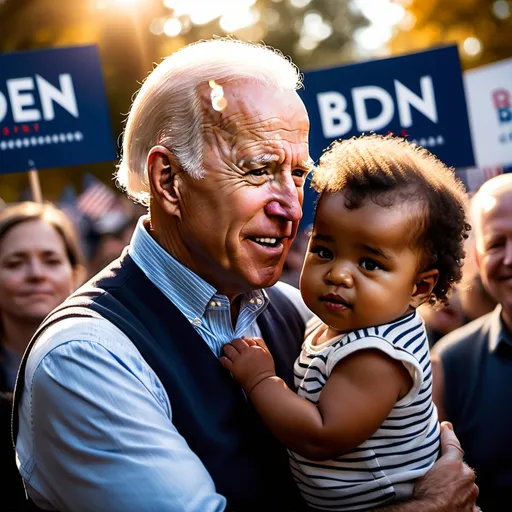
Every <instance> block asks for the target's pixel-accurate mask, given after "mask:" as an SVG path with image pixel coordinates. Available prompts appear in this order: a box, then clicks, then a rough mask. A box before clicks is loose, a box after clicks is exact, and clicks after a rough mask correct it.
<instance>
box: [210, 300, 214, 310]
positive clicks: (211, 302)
mask: <svg viewBox="0 0 512 512" xmlns="http://www.w3.org/2000/svg"><path fill="white" fill-rule="evenodd" d="M210 306H211V307H212V308H214V307H215V301H214V300H212V301H210Z"/></svg>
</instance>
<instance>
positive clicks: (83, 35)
mask: <svg viewBox="0 0 512 512" xmlns="http://www.w3.org/2000/svg"><path fill="white" fill-rule="evenodd" d="M0 34H1V38H0V53H5V52H14V51H20V50H30V49H39V48H53V47H59V46H73V45H88V44H96V45H97V46H98V48H99V52H100V58H101V62H102V66H103V73H104V80H105V86H106V90H107V97H108V105H109V111H110V117H111V122H112V129H113V131H114V137H115V138H116V140H117V142H118V145H117V148H118V151H119V145H120V137H121V134H122V130H123V121H124V119H125V116H126V114H127V112H128V109H129V106H130V103H131V98H132V96H133V94H134V93H135V92H136V91H137V90H138V88H139V86H140V83H141V82H142V81H143V80H144V78H145V77H146V76H147V74H148V73H149V71H150V70H151V69H152V68H153V67H154V65H155V64H158V63H159V62H160V60H161V59H162V58H163V57H165V56H167V55H169V54H170V53H172V52H174V51H176V50H177V49H179V48H181V47H182V46H184V45H186V44H188V43H191V42H193V41H197V40H198V39H203V38H210V37H212V36H214V35H217V36H224V35H228V34H232V35H233V36H234V37H236V38H239V39H243V40H247V41H263V42H265V43H267V44H269V45H271V46H273V47H275V48H278V49H279V50H281V51H282V52H283V53H284V54H285V55H288V56H290V57H291V58H292V59H293V61H294V62H295V63H296V64H297V65H298V66H299V67H300V68H301V69H302V70H304V71H306V70H311V69H318V68H322V67H330V66H335V65H339V64H344V63H351V62H359V61H362V60H368V59H373V58H378V57H386V56H392V55H399V54H404V53H410V52H413V51H418V50H424V49H427V48H431V47H434V46H437V45H440V44H449V43H457V45H458V47H459V54H460V59H461V63H462V67H463V70H468V69H471V68H473V67H478V66H482V65H484V64H488V63H491V62H495V61H498V60H501V59H505V58H507V57H511V56H512V2H511V1H507V0H443V1H441V0H430V1H429V2H425V1H419V0H66V1H62V0H0ZM115 164H116V162H105V163H100V164H94V165H87V166H75V167H61V168H58V169H45V170H44V171H42V172H41V173H40V180H41V186H42V192H43V196H44V198H45V199H47V200H50V201H54V202H59V201H62V200H66V194H68V199H71V198H70V197H69V196H70V195H71V190H72V189H73V190H76V191H77V192H78V193H80V192H81V191H83V190H84V188H86V186H87V185H91V183H93V182H94V179H96V180H98V181H100V182H102V183H103V184H105V185H106V186H107V187H109V188H110V189H111V190H112V192H113V193H117V192H116V189H115V185H114V183H113V181H112V172H113V171H114V168H115ZM70 187H71V188H70ZM102 193H103V194H105V193H106V192H105V191H104V190H103V192H102ZM0 197H1V198H2V199H3V200H4V201H5V202H13V201H19V200H20V199H26V198H30V188H29V183H28V176H27V173H16V174H10V175H2V176H1V177H0Z"/></svg>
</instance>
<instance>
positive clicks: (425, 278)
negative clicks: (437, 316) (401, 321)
mask: <svg viewBox="0 0 512 512" xmlns="http://www.w3.org/2000/svg"><path fill="white" fill-rule="evenodd" d="M438 279H439V270H437V268H433V269H432V270H425V272H421V273H420V274H418V276H417V277H416V283H415V284H414V288H413V290H412V294H411V301H410V302H409V306H411V307H412V308H414V309H416V308H417V307H419V306H421V305H422V304H423V303H424V302H427V300H428V299H429V298H430V295H431V294H432V290H433V289H434V286H435V285H436V283H437V280H438Z"/></svg>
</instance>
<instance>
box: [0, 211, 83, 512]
mask: <svg viewBox="0 0 512 512" xmlns="http://www.w3.org/2000/svg"><path fill="white" fill-rule="evenodd" d="M83 275H84V266H83V260H82V254H81V250H80V244H79V240H78V236H77V233H76V232H75V229H74V227H73V225H72V223H71V221H70V220H69V219H68V218H67V217H66V215H65V214H64V213H63V212H62V211H61V210H59V209H57V208H56V207H54V206H53V205H51V204H39V203H33V202H23V203H18V204H14V205H11V206H9V205H7V206H6V207H4V208H3V210H2V211H1V212H0V461H1V463H0V464H1V466H2V467H1V471H0V472H1V474H2V481H1V482H0V487H1V488H2V489H3V490H5V492H2V497H1V501H0V509H2V503H3V504H6V503H7V500H9V505H10V507H11V508H9V510H11V511H13V512H15V511H21V510H24V507H25V506H26V505H25V497H24V493H23V488H22V484H21V477H20V475H19V473H18V470H17V468H16V465H15V456H14V449H13V447H12V442H11V436H10V424H11V422H10V416H11V407H12V392H13V390H14V384H15V381H16V374H17V371H18V366H19V363H20V361H21V357H22V355H23V352H24V351H25V348H26V347H27V345H28V343H29V341H30V339H31V338H32V335H33V334H34V333H35V331H36V330H37V328H38V326H39V325H40V323H41V322H42V320H43V319H44V318H45V317H46V315H48V313H50V311H52V310H53V309H54V308H55V307H57V306H58V305H59V304H60V303H61V302H63V301H64V299H66V297H67V296H68V295H69V294H70V293H71V292H73V291H74V290H75V288H77V287H78V286H79V285H80V284H81V281H82V276H83Z"/></svg>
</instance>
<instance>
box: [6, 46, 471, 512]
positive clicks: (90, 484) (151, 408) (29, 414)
mask: <svg viewBox="0 0 512 512" xmlns="http://www.w3.org/2000/svg"><path fill="white" fill-rule="evenodd" d="M299 86H300V75H299V73H298V72H297V69H296V67H295V66H294V65H293V64H291V63H290V62H289V61H288V60H286V59H284V58H283V57H282V56H280V55H279V54H278V53H276V52H274V51H273V50H271V49H269V48H266V47H264V46H259V45H258V46H257V45H252V44H245V43H240V42H236V41H232V40H213V41H205V42H200V43H197V44H195V45H191V46H188V47H186V48H185V49H183V50H181V51H179V52H177V53H175V54H173V55H171V56H170V57H169V58H167V59H166V60H165V61H163V62H162V63H161V64H160V65H159V66H158V67H157V68H156V69H155V70H154V71H153V72H152V73H151V74H150V76H149V77H148V79H147V80H146V81H145V83H144V84H143V86H142V88H141V89H140V91H139V93H138V96H137V98H136V99H135V101H134V103H133V106H132V108H131V111H130V115H129V118H128V122H127V125H126V132H125V135H124V143H123V159H122V161H121V163H120V166H119V170H118V174H117V178H118V180H119V183H120V184H121V185H122V186H123V187H125V188H126V190H127V192H128V194H129V195H130V196H131V197H134V198H136V199H137V200H139V201H142V202H143V203H145V204H147V205H149V211H150V216H149V217H147V218H142V219H141V220H140V222H139V224H138V226H137V228H136V230H135V232H134V235H133V238H132V241H131V243H130V246H129V248H128V249H127V250H126V252H125V253H124V254H123V255H122V256H121V258H120V259H119V260H118V261H116V262H114V263H113V264H112V265H111V266H109V267H107V269H106V270H105V271H104V272H102V273H100V274H99V275H98V276H96V277H95V278H93V280H92V281H91V282H90V283H88V284H87V285H85V286H84V287H83V288H82V289H81V290H79V292H78V293H77V294H75V296H73V297H71V298H70V299H69V300H68V301H67V302H66V303H65V304H64V306H63V307H62V308H61V309H60V310H58V311H57V312H54V314H53V315H52V316H50V317H49V318H48V319H47V320H46V322H45V323H44V324H43V326H42V328H41V331H40V334H39V335H38V336H36V341H35V344H34V345H33V347H32V349H31V352H30V355H29V356H28V357H26V358H25V360H24V363H23V365H22V368H21V371H20V378H19V381H20V386H19V387H18V389H17V393H16V395H17V396H16V399H17V400H19V402H17V409H16V411H15V413H14V430H15V432H14V435H15V436H16V432H17V431H18V432H19V433H18V435H17V443H16V447H17V455H18V465H19V468H20V472H21V474H22V476H23V479H24V481H25V483H26V486H27V490H28V494H29V496H30V497H31V499H32V500H33V501H34V502H35V503H36V504H37V505H38V506H39V507H41V508H45V509H57V510H62V511H63V510H72V511H89V510H90V511H95V512H100V511H109V512H114V511H123V512H126V511H137V512H143V511H156V512H159V511H198V512H199V511H200V512H205V511H220V510H237V511H251V510H258V511H261V510H283V511H293V510H302V509H303V507H304V505H303V504H302V503H301V502H300V499H299V497H298V493H297V491H296V489H295V486H294V485H293V482H292V480H291V477H290V473H289V470H288V465H287V461H286V454H285V451H284V449H283V448H282V447H280V446H279V445H278V444H277V443H276V440H275V439H274V438H272V437H271V435H270V434H269V433H268V432H267V431H266V429H265V428H264V427H263V425H262V423H261V422H260V420H259V419H258V417H257V415H256V414H255V413H254V411H253V410H252V408H251V406H250V405H249V404H248V402H247V401H246V398H245V396H244V395H243V393H242V391H241V390H240V389H239V387H238V386H237V385H236V384H235V383H234V381H233V380H232V379H231V377H230V376H229V374H228V373H227V372H225V371H224V370H223V368H222V366H221V365H220V363H219V362H218V356H219V355H220V353H221V349H222V346H223V345H224V344H225V343H227V342H229V341H231V340H232V339H233V338H236V337H240V336H242V335H252V336H254V335H257V336H263V338H265V340H266V341H267V343H268V345H269V346H270V348H271V350H272V352H273V354H274V357H275V359H276V367H277V371H278V373H279V374H280V375H281V376H282V377H283V378H284V379H285V380H287V381H288V382H289V383H291V382H292V378H293V375H292V367H293V361H294V359H295V357H296V356H297V354H298V352H299V349H300V344H301V342H302V339H303V332H304V323H305V321H306V320H307V318H308V317H309V315H310V313H309V312H308V311H307V310H305V308H304V307H303V305H301V302H300V300H299V295H298V290H296V289H294V288H292V287H290V286H285V285H283V284H279V283H278V284H276V283H277V282H278V280H279V278H280V276H281V272H282V269H283V263H284V261H285V258H286V255H287V254H288V250H289V248H290V245H291V243H292V241H293V239H294V237H295V235H296V233H297V229H298V223H299V220H300V218H301V215H302V211H301V205H302V200H303V186H304V181H305V177H306V174H307V172H308V169H309V167H310V165H311V164H310V157H309V153H308V130H309V122H308V116H307V113H306V110H305V108H304V105H303V103H302V101H301V100H300V98H299V96H298V95H297V92H296V89H297V88H298V87H299ZM23 384H24V390H23V389H22V386H23ZM18 420H19V421H18ZM444 441H445V449H446V454H445V456H444V458H443V459H441V460H440V461H439V462H438V465H437V466H436V467H435V469H433V470H432V471H431V472H430V473H429V474H428V475H427V477H426V478H425V479H424V480H422V481H421V482H420V483H419V484H418V487H417V499H415V502H414V503H413V502H411V503H408V504H404V505H400V506H397V507H395V508H392V509H391V510H397V511H403V512H405V511H408V510H413V508H414V511H415V512H421V511H430V510H432V511H434V510H435V511H444V510H454V509H455V508H456V507H460V508H457V510H472V500H473V499H474V495H475V494H476V492H477V490H476V487H475V485H474V481H473V480H474V477H473V474H472V471H471V470H469V468H467V466H465V465H463V464H462V460H461V455H460V453H459V451H458V449H457V448H458V442H457V440H456V438H454V436H453V434H451V433H450V431H449V430H446V431H445V434H444ZM401 507H406V508H401ZM407 507H413V508H407ZM422 507H423V508H422ZM450 507H451V508H450Z"/></svg>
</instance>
